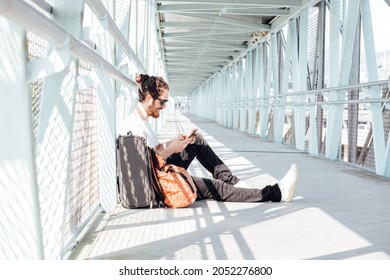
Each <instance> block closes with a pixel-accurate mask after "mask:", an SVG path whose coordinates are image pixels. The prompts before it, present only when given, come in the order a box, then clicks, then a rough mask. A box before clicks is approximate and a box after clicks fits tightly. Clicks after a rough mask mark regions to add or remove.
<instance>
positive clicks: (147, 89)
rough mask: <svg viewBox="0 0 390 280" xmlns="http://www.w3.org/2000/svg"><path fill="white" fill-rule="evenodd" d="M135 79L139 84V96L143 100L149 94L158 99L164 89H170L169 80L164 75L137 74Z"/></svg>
mask: <svg viewBox="0 0 390 280" xmlns="http://www.w3.org/2000/svg"><path fill="white" fill-rule="evenodd" d="M135 81H136V82H137V83H138V84H139V89H138V98H139V101H141V102H142V101H144V100H145V98H146V96H147V95H148V94H150V95H151V96H152V97H153V99H157V98H158V97H159V96H160V94H161V93H162V92H163V90H169V86H168V84H167V82H166V81H165V80H164V79H163V78H162V77H156V76H149V75H147V74H137V76H136V77H135Z"/></svg>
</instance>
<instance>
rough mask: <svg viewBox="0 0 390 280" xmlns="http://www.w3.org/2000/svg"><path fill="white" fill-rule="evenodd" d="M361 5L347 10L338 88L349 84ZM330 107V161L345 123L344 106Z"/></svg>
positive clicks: (338, 96) (335, 96) (333, 97)
mask: <svg viewBox="0 0 390 280" xmlns="http://www.w3.org/2000/svg"><path fill="white" fill-rule="evenodd" d="M359 3H360V1H359ZM359 3H356V4H354V5H349V7H348V10H347V11H348V14H347V17H346V21H345V26H344V29H343V43H342V55H341V65H340V75H339V77H337V86H344V85H347V84H348V79H349V74H350V70H351V61H352V51H353V43H354V40H355V30H356V26H357V25H356V24H357V18H358V14H359ZM332 32H333V30H332ZM338 32H339V31H337V35H338V34H339V33H338ZM331 69H332V71H333V69H337V68H333V67H331ZM332 78H334V77H332ZM345 95H346V93H345V91H340V92H336V93H333V94H331V96H330V100H343V99H345ZM329 107H330V108H329V117H328V122H327V127H326V131H327V134H326V136H327V138H326V152H325V155H326V157H328V158H329V159H337V155H338V151H339V146H340V140H341V127H342V121H343V111H344V105H343V104H341V105H339V104H337V105H332V106H329Z"/></svg>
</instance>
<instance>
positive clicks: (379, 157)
mask: <svg viewBox="0 0 390 280" xmlns="http://www.w3.org/2000/svg"><path fill="white" fill-rule="evenodd" d="M360 10H361V17H362V29H363V40H364V46H365V50H366V57H367V69H368V80H369V81H377V80H378V66H377V62H376V51H375V41H374V36H373V28H372V20H371V9H370V1H367V0H360ZM370 95H371V98H381V97H382V96H381V90H380V87H379V86H378V87H371V88H370ZM370 111H371V117H372V131H373V135H374V139H373V140H374V154H375V169H376V173H377V174H378V175H385V174H387V175H390V147H389V146H387V149H385V135H384V126H383V115H382V107H381V104H379V103H375V104H371V105H370Z"/></svg>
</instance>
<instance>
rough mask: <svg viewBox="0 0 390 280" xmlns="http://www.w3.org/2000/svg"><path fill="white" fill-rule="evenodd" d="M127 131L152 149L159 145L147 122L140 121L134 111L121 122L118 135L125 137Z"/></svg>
mask: <svg viewBox="0 0 390 280" xmlns="http://www.w3.org/2000/svg"><path fill="white" fill-rule="evenodd" d="M129 131H131V133H133V135H137V136H141V137H143V138H145V139H146V144H147V145H148V146H149V147H150V148H152V149H154V148H156V146H157V145H158V144H159V142H158V140H157V138H156V135H155V134H154V131H153V129H152V126H151V125H150V123H149V121H148V120H144V119H142V118H141V117H140V116H138V114H137V113H136V112H135V111H134V112H133V113H131V114H130V115H129V116H128V117H127V118H125V119H124V120H123V121H122V123H121V124H120V126H119V130H118V134H120V135H127V133H128V132H129Z"/></svg>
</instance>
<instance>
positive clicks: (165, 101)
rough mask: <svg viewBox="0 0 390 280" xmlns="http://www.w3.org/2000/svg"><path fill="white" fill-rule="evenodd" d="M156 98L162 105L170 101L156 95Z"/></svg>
mask: <svg viewBox="0 0 390 280" xmlns="http://www.w3.org/2000/svg"><path fill="white" fill-rule="evenodd" d="M155 99H157V100H158V101H160V104H161V106H164V105H166V104H167V103H168V101H169V100H168V99H161V98H158V97H156V98H155Z"/></svg>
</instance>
